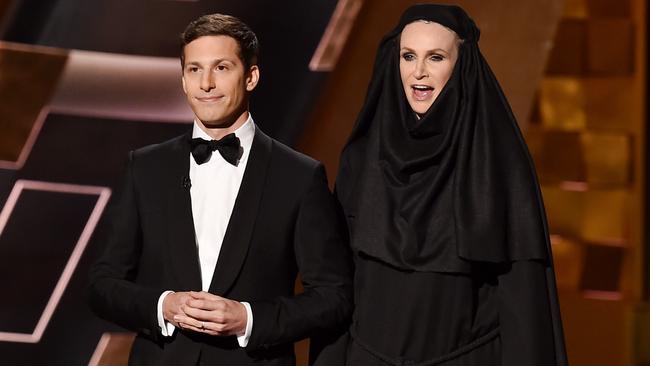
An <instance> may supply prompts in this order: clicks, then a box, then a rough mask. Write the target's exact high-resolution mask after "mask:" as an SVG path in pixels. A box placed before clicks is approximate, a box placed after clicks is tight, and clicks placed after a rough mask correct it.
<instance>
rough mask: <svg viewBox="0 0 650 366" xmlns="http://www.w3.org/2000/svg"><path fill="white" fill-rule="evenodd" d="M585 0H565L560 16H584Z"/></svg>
mask: <svg viewBox="0 0 650 366" xmlns="http://www.w3.org/2000/svg"><path fill="white" fill-rule="evenodd" d="M587 11H588V10H587V0H565V1H564V10H563V11H562V16H563V17H565V18H581V19H583V18H586V17H587Z"/></svg>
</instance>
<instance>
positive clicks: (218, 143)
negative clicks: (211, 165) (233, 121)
mask: <svg viewBox="0 0 650 366" xmlns="http://www.w3.org/2000/svg"><path fill="white" fill-rule="evenodd" d="M190 145H191V148H192V156H193V157H194V161H196V163H197V164H199V165H201V164H203V163H205V162H206V161H208V160H210V157H211V156H212V152H213V151H215V150H219V153H220V154H221V156H223V158H224V160H226V161H227V162H229V163H230V164H232V165H237V164H238V162H239V158H240V157H241V155H242V148H241V144H240V142H239V137H237V136H236V135H235V134H234V133H229V134H227V135H226V136H224V137H222V138H221V139H219V140H210V141H208V140H204V139H202V138H193V139H192V140H190Z"/></svg>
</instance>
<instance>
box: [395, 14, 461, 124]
mask: <svg viewBox="0 0 650 366" xmlns="http://www.w3.org/2000/svg"><path fill="white" fill-rule="evenodd" d="M458 44H459V39H458V36H457V35H456V33H454V31H452V30H450V29H448V28H446V27H444V26H442V25H440V24H438V23H433V22H423V21H416V22H413V23H410V24H408V25H407V26H406V27H404V29H403V30H402V35H401V37H400V51H399V55H400V59H399V71H400V75H401V77H402V85H403V86H404V92H405V93H406V99H407V100H408V102H409V105H410V106H411V109H413V111H414V112H415V113H417V114H418V115H423V114H424V113H426V111H427V110H429V107H431V104H433V102H434V101H435V100H436V98H437V97H438V95H439V94H440V91H441V90H442V88H443V87H444V86H445V84H446V83H447V81H448V80H449V77H450V76H451V72H452V70H453V69H454V64H455V63H456V59H457V58H458Z"/></svg>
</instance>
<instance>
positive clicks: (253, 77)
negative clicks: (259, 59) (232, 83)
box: [246, 65, 260, 92]
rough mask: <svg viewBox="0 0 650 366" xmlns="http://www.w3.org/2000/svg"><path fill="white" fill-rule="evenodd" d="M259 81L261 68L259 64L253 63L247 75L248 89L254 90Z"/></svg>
mask: <svg viewBox="0 0 650 366" xmlns="http://www.w3.org/2000/svg"><path fill="white" fill-rule="evenodd" d="M259 81H260V68H259V67H258V66H257V65H253V66H251V67H250V69H248V75H247V76H246V90H247V91H249V92H250V91H253V89H255V87H256V86H257V83H258V82H259Z"/></svg>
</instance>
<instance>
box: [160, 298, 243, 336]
mask: <svg viewBox="0 0 650 366" xmlns="http://www.w3.org/2000/svg"><path fill="white" fill-rule="evenodd" d="M162 308H163V317H164V318H165V320H167V321H168V322H171V323H172V324H173V325H174V326H176V327H179V328H183V329H187V330H192V331H195V332H200V333H206V334H210V335H214V336H229V335H237V336H240V335H243V334H244V332H245V331H246V321H247V317H248V315H247V313H246V308H245V307H244V305H243V304H242V303H240V302H239V301H234V300H230V299H226V298H223V297H220V296H217V295H213V294H211V293H208V292H194V291H190V292H173V293H170V294H168V295H167V296H166V297H165V299H164V300H163V307H162Z"/></svg>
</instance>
